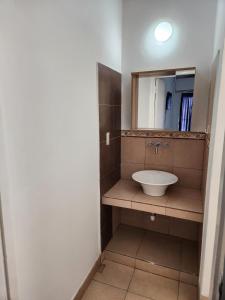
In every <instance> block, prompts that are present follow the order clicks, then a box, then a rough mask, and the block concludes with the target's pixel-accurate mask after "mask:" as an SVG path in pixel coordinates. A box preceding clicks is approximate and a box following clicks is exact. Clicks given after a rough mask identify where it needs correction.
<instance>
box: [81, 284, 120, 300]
mask: <svg viewBox="0 0 225 300" xmlns="http://www.w3.org/2000/svg"><path fill="white" fill-rule="evenodd" d="M125 294H126V291H124V290H121V289H117V288H114V287H112V286H110V285H106V284H103V283H100V282H97V281H94V280H93V281H92V282H91V284H90V285H89V287H88V289H87V291H86V292H85V294H84V296H83V298H82V300H105V299H107V300H124V298H125Z"/></svg>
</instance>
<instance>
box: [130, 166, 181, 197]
mask: <svg viewBox="0 0 225 300" xmlns="http://www.w3.org/2000/svg"><path fill="white" fill-rule="evenodd" d="M132 178H133V179H134V180H135V181H137V182H139V183H140V184H141V185H142V188H143V191H144V193H145V194H147V195H150V196H157V197H159V196H163V195H164V194H165V193H166V189H167V187H168V186H169V185H171V184H174V183H176V182H177V181H178V177H177V176H176V175H174V174H171V173H168V172H164V171H157V170H145V171H139V172H136V173H134V174H133V175H132Z"/></svg>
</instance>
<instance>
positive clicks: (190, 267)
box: [181, 240, 198, 274]
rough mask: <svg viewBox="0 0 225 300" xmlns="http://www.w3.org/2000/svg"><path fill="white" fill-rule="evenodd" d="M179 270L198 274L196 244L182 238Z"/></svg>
mask: <svg viewBox="0 0 225 300" xmlns="http://www.w3.org/2000/svg"><path fill="white" fill-rule="evenodd" d="M181 271H182V272H187V273H191V274H198V244H197V242H192V241H188V240H184V241H183V243H182V256H181Z"/></svg>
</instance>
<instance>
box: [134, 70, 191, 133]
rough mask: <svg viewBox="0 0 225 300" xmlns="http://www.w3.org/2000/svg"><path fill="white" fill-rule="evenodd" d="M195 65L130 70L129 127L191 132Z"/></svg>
mask: <svg viewBox="0 0 225 300" xmlns="http://www.w3.org/2000/svg"><path fill="white" fill-rule="evenodd" d="M195 73H196V69H195V68H186V69H173V70H160V71H149V72H135V73H132V129H151V130H152V129H153V130H154V129H156V130H170V131H191V122H192V113H193V109H194V101H195V100H194V86H195Z"/></svg>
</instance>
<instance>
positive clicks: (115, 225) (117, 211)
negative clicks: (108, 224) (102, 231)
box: [112, 206, 121, 233]
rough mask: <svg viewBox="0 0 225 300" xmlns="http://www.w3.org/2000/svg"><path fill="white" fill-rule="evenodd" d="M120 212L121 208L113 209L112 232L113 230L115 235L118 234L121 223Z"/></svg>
mask: <svg viewBox="0 0 225 300" xmlns="http://www.w3.org/2000/svg"><path fill="white" fill-rule="evenodd" d="M120 210H121V208H120V207H115V206H113V207H112V225H113V228H112V230H113V233H114V232H116V230H117V228H118V226H119V225H120V223H121V220H120V215H121V214H120Z"/></svg>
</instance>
